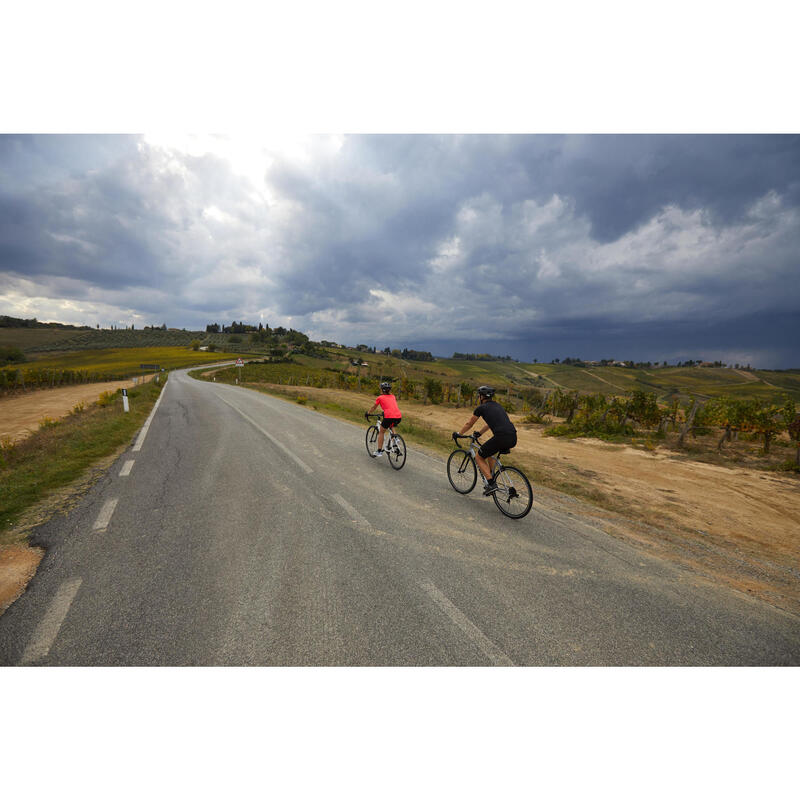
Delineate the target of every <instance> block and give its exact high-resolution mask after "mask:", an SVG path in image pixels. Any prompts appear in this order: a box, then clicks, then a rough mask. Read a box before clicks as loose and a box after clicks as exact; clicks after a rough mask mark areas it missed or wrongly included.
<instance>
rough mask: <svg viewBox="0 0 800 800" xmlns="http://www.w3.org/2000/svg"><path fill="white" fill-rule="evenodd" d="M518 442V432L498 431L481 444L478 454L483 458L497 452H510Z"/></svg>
mask: <svg viewBox="0 0 800 800" xmlns="http://www.w3.org/2000/svg"><path fill="white" fill-rule="evenodd" d="M516 444H517V434H516V433H497V434H495V435H494V436H492V438H491V439H489V440H487V441H486V442H484V443H483V444H482V445H481V446H480V449H479V450H478V455H479V456H480V457H481V458H489V456H493V455H495V453H508V452H510V451H511V448H512V447H515V446H516Z"/></svg>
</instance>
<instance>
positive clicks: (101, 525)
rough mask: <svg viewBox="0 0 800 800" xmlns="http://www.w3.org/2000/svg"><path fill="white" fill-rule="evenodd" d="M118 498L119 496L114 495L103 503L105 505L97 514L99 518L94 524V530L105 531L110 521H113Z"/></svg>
mask: <svg viewBox="0 0 800 800" xmlns="http://www.w3.org/2000/svg"><path fill="white" fill-rule="evenodd" d="M118 499H119V498H117V497H113V498H112V499H111V500H106V502H105V503H103V507H102V508H101V509H100V513H99V514H98V515H97V519H96V520H95V522H94V525H93V526H92V530H93V531H104V530H105V529H106V528H107V527H108V523H109V522H111V515H112V514H113V513H114V509H115V508H116V507H117V500H118Z"/></svg>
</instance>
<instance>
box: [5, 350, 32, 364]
mask: <svg viewBox="0 0 800 800" xmlns="http://www.w3.org/2000/svg"><path fill="white" fill-rule="evenodd" d="M25 361H27V359H26V358H25V353H23V352H22V350H20V349H19V347H0V366H3V365H5V364H22V363H23V362H25Z"/></svg>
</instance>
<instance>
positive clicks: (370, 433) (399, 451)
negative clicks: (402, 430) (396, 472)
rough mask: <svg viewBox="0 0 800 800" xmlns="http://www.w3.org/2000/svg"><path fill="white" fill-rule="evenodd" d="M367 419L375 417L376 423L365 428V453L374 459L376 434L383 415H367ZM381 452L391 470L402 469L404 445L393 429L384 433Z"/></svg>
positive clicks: (376, 445) (376, 444) (404, 452)
mask: <svg viewBox="0 0 800 800" xmlns="http://www.w3.org/2000/svg"><path fill="white" fill-rule="evenodd" d="M367 417H376V418H377V422H375V423H374V424H372V425H370V426H369V428H367V437H366V445H367V453H368V454H369V457H370V458H375V451H376V450H377V449H378V434H379V433H380V423H381V420H382V419H383V414H367ZM383 438H384V441H383V451H384V453H386V457H387V458H388V459H389V463H390V464H391V465H392V469H402V468H403V464H405V463H406V443H405V442H404V441H403V437H402V436H401V435H400V434H399V433H395V432H394V427H392V428H389V429H388V430H386V431H384V434H383Z"/></svg>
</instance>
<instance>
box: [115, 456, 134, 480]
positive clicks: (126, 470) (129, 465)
mask: <svg viewBox="0 0 800 800" xmlns="http://www.w3.org/2000/svg"><path fill="white" fill-rule="evenodd" d="M135 463H136V461H135V460H134V459H131V460H130V461H126V462H125V463H124V464H123V465H122V469H121V470H120V471H119V475H120V477H121V478H124V477H125V476H126V475H130V474H131V470H132V469H133V465H134V464H135Z"/></svg>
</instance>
